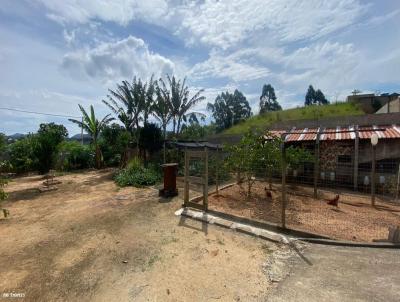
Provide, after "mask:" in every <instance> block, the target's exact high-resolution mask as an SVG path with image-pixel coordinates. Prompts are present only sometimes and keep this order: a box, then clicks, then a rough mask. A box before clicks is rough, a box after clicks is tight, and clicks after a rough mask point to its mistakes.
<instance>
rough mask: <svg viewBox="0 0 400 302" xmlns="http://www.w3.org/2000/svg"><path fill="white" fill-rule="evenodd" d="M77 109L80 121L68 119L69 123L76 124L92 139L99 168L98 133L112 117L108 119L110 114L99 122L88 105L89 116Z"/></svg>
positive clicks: (84, 111) (81, 108)
mask: <svg viewBox="0 0 400 302" xmlns="http://www.w3.org/2000/svg"><path fill="white" fill-rule="evenodd" d="M79 109H80V110H81V112H82V121H79V120H75V119H69V121H71V122H73V123H75V124H77V125H78V126H79V127H80V128H82V129H83V130H85V131H86V133H87V134H89V135H90V137H91V139H92V144H93V146H94V148H95V150H96V151H95V152H96V168H98V169H99V168H100V167H101V150H100V147H99V144H98V138H99V135H100V132H101V131H102V130H103V129H104V127H105V126H106V125H107V124H108V123H110V122H111V121H112V120H114V118H113V117H110V114H107V115H106V116H105V117H103V119H102V120H101V121H99V120H98V119H97V118H96V115H95V114H94V109H93V106H92V105H90V116H89V115H88V114H87V112H86V110H85V109H84V108H83V107H82V106H81V105H79Z"/></svg>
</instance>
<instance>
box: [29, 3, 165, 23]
mask: <svg viewBox="0 0 400 302" xmlns="http://www.w3.org/2000/svg"><path fill="white" fill-rule="evenodd" d="M36 1H39V2H41V3H42V4H43V5H44V6H45V7H46V8H47V9H48V10H49V11H50V13H48V14H47V16H48V17H49V18H50V19H52V20H55V21H57V22H59V23H63V24H64V23H88V22H90V21H91V20H95V19H100V20H102V21H111V22H115V23H118V24H121V25H127V24H128V23H129V22H130V21H132V20H134V19H141V20H157V19H159V18H160V17H161V16H163V15H164V14H166V12H167V9H168V6H167V2H166V1H165V0H152V1H140V0H113V1H109V0H62V1H55V0H36Z"/></svg>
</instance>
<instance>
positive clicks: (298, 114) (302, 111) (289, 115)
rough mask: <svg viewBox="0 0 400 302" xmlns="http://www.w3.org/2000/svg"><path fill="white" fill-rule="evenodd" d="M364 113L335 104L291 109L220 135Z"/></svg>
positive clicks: (352, 107)
mask: <svg viewBox="0 0 400 302" xmlns="http://www.w3.org/2000/svg"><path fill="white" fill-rule="evenodd" d="M362 114H364V112H363V111H362V110H361V109H360V108H359V107H358V106H357V105H355V104H352V103H336V104H331V105H325V106H308V107H301V108H293V109H287V110H282V111H274V112H268V113H265V114H262V115H255V116H253V117H251V118H249V119H247V120H245V121H243V122H241V123H239V124H237V125H235V126H233V127H231V128H229V129H226V130H224V131H223V132H222V133H221V134H222V135H233V134H243V133H245V132H246V131H247V130H248V129H251V128H253V129H254V128H260V129H266V128H268V127H269V126H270V125H272V124H273V123H276V122H280V121H290V120H310V119H311V120H312V119H321V118H327V117H335V116H347V115H362Z"/></svg>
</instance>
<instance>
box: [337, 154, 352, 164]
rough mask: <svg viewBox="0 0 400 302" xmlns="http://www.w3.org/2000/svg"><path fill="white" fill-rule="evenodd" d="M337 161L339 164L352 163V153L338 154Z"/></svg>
mask: <svg viewBox="0 0 400 302" xmlns="http://www.w3.org/2000/svg"><path fill="white" fill-rule="evenodd" d="M337 162H338V163H339V164H351V155H338V158H337Z"/></svg>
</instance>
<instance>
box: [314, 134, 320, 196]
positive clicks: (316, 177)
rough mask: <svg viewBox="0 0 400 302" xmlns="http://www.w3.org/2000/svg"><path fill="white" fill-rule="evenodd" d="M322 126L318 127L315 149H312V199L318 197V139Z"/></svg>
mask: <svg viewBox="0 0 400 302" xmlns="http://www.w3.org/2000/svg"><path fill="white" fill-rule="evenodd" d="M321 130H322V128H318V131H317V137H316V138H315V151H314V199H317V197H318V177H319V151H320V145H319V139H320V133H321Z"/></svg>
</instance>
